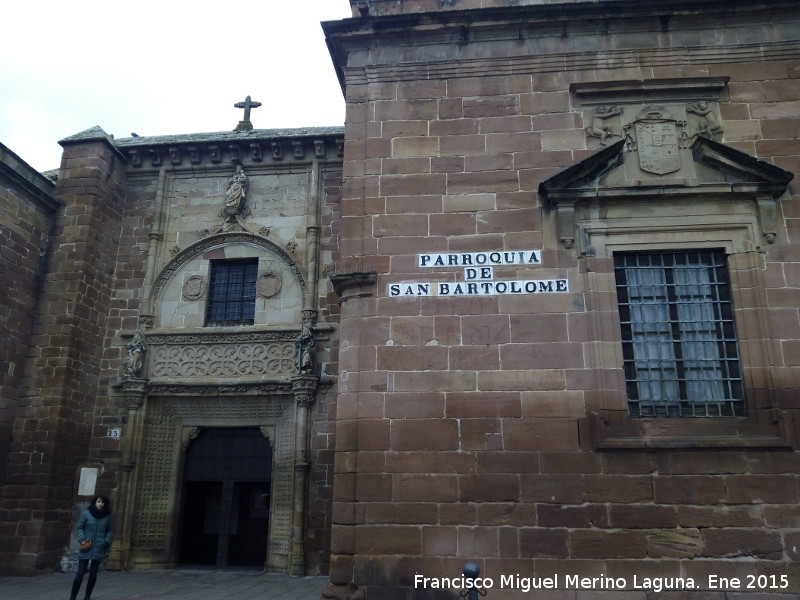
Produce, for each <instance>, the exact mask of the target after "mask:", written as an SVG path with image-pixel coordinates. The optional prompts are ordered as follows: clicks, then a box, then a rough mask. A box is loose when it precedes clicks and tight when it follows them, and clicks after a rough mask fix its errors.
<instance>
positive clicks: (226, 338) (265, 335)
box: [147, 329, 297, 346]
mask: <svg viewBox="0 0 800 600" xmlns="http://www.w3.org/2000/svg"><path fill="white" fill-rule="evenodd" d="M162 331H163V330H162ZM296 339H297V330H296V329H295V330H270V331H248V332H239V331H236V332H225V331H219V332H215V331H213V330H211V331H208V332H201V331H193V332H187V333H161V332H151V333H150V335H149V336H148V338H147V341H148V343H149V344H150V345H151V346H160V345H209V344H241V343H246V342H287V343H293V342H294V341H295V340H296Z"/></svg>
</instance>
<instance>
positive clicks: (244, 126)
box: [233, 96, 261, 131]
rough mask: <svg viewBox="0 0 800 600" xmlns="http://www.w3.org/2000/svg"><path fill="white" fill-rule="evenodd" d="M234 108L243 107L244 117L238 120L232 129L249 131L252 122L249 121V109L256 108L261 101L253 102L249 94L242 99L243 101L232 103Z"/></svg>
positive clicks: (251, 127)
mask: <svg viewBox="0 0 800 600" xmlns="http://www.w3.org/2000/svg"><path fill="white" fill-rule="evenodd" d="M233 106H234V107H236V108H243V109H244V119H242V120H241V121H239V124H238V125H237V126H236V129H234V131H250V130H251V129H253V124H252V123H251V122H250V109H251V108H258V107H259V106H261V102H254V101H253V100H251V99H250V96H248V97H247V98H245V99H244V101H243V102H237V103H236V104H234V105H233Z"/></svg>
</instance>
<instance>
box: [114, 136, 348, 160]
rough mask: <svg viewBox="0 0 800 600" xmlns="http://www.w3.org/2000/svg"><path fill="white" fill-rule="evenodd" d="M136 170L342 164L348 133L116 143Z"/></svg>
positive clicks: (167, 138) (143, 139)
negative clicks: (316, 161)
mask: <svg viewBox="0 0 800 600" xmlns="http://www.w3.org/2000/svg"><path fill="white" fill-rule="evenodd" d="M114 144H115V145H116V147H117V148H118V149H119V151H120V152H122V153H123V154H124V155H125V156H126V157H127V160H128V164H129V166H130V167H132V168H134V169H151V168H152V169H159V168H161V167H162V166H167V167H172V168H197V167H203V166H208V165H215V164H221V163H250V164H253V163H255V164H258V163H263V164H270V163H272V164H295V163H298V162H302V163H308V162H311V160H312V159H316V160H332V161H340V160H341V158H342V156H343V154H344V128H342V127H308V128H302V129H253V130H250V131H235V132H231V131H223V132H215V133H194V134H187V135H168V136H152V137H132V138H123V139H119V140H116V141H115V142H114Z"/></svg>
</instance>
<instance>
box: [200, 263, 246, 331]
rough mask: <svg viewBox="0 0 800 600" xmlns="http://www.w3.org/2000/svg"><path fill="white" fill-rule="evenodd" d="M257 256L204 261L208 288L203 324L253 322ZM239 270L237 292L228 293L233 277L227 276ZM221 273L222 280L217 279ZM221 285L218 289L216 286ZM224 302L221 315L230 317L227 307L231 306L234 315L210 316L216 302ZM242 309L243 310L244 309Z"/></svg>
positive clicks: (227, 325) (227, 324)
mask: <svg viewBox="0 0 800 600" xmlns="http://www.w3.org/2000/svg"><path fill="white" fill-rule="evenodd" d="M258 265H259V259H258V258H249V257H248V258H225V259H211V260H209V264H208V282H209V283H208V292H207V294H206V307H205V326H206V327H230V326H234V327H236V326H240V325H244V326H250V325H253V324H254V322H255V321H254V319H255V307H256V298H257V297H258V293H257V282H258ZM237 270H241V277H242V281H241V290H240V293H239V294H238V295H235V294H231V290H235V289H236V287H235V284H236V281H235V280H234V282H231V281H230V280H229V276H230V275H231V274H234V275H236V274H237V273H236V271H237ZM223 276H224V284H220V283H219V281H218V279H219V278H220V277H223ZM220 285H221V291H220V290H219V289H218V288H219V287H220ZM221 305H222V306H224V309H223V313H224V316H226V317H230V316H231V315H229V314H228V313H229V311H230V310H231V308H229V305H230V307H232V308H235V309H236V310H237V311H238V312H239V313H240V315H239V317H238V318H237V319H226V318H214V314H215V312H216V311H217V309H218V307H219V306H221ZM245 311H246V312H245Z"/></svg>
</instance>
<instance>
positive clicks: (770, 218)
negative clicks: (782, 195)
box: [756, 196, 778, 244]
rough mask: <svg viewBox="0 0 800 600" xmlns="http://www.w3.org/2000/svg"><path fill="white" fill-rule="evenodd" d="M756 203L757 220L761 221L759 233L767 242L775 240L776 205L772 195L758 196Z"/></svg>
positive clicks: (770, 242)
mask: <svg viewBox="0 0 800 600" xmlns="http://www.w3.org/2000/svg"><path fill="white" fill-rule="evenodd" d="M756 203H757V204H758V220H759V222H760V223H761V235H763V236H764V239H765V240H766V242H767V243H768V244H772V243H773V242H774V241H775V234H776V232H777V216H776V215H777V210H778V209H777V206H776V202H775V198H773V197H772V196H760V197H758V198H757V199H756Z"/></svg>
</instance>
